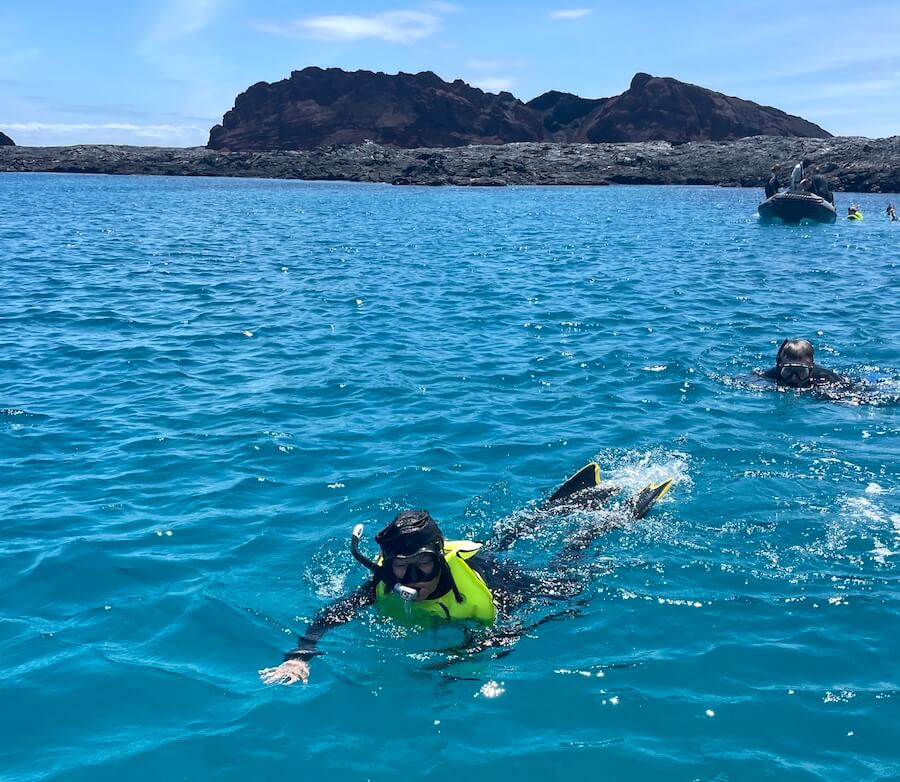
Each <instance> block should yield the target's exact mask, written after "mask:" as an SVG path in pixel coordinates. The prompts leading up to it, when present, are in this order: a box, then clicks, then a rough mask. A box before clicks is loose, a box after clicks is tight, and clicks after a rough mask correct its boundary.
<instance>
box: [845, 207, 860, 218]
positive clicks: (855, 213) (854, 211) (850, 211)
mask: <svg viewBox="0 0 900 782" xmlns="http://www.w3.org/2000/svg"><path fill="white" fill-rule="evenodd" d="M847 219H848V220H862V219H863V213H862V212H860V211H859V207H858V206H848V207H847Z"/></svg>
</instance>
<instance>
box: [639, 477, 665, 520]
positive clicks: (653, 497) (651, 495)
mask: <svg viewBox="0 0 900 782" xmlns="http://www.w3.org/2000/svg"><path fill="white" fill-rule="evenodd" d="M673 480H674V479H673V478H669V479H668V480H665V481H663V482H662V483H648V484H647V485H646V486H645V487H644V488H643V489H641V490H640V491H639V492H638V493H637V494H636V495H634V497H632V498H631V502H630V503H629V504H630V505H631V515H632V517H633V518H635V519H642V518H644V516H646V515H647V514H648V513H649V512H650V508H652V507H653V506H654V505H655V504H656V503H657V501H658V500H661V499H662V498H663V497H665V496H666V492H668V491H669V489H671V488H672V481H673Z"/></svg>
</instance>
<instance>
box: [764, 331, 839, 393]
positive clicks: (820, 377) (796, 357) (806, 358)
mask: <svg viewBox="0 0 900 782" xmlns="http://www.w3.org/2000/svg"><path fill="white" fill-rule="evenodd" d="M813 352H814V350H813V346H812V343H811V342H810V341H809V340H806V339H786V340H784V342H782V343H781V347H780V348H778V354H777V355H776V357H775V366H774V367H772V368H771V369H767V370H766V371H765V372H763V373H762V376H763V377H765V378H768V379H769V380H774V381H775V382H776V383H777V384H778V385H779V386H789V387H790V388H811V387H812V386H816V385H825V384H828V383H844V382H846V381H845V380H844V378H842V377H841V376H840V375H837V374H835V373H834V372H832V371H831V370H830V369H825V367H820V366H818V365H817V364H816V363H815V361H814V360H813Z"/></svg>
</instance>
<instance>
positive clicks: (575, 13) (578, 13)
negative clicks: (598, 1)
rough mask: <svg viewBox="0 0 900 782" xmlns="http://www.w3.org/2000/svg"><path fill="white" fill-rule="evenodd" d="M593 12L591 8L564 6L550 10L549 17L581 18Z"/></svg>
mask: <svg viewBox="0 0 900 782" xmlns="http://www.w3.org/2000/svg"><path fill="white" fill-rule="evenodd" d="M592 13H594V9H593V8H565V9H563V10H561V11H551V12H550V18H551V19H581V18H582V17H583V16H588V15H590V14H592Z"/></svg>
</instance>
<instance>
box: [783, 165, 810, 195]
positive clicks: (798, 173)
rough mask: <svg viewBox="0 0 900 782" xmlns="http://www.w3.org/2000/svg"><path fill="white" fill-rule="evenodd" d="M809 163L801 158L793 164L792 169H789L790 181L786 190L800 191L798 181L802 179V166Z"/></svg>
mask: <svg viewBox="0 0 900 782" xmlns="http://www.w3.org/2000/svg"><path fill="white" fill-rule="evenodd" d="M807 165H809V160H806V159H804V160H801V161H800V162H799V163H797V165H795V166H794V170H793V171H791V183H790V185H789V186H788V190H789V191H790V192H791V193H799V192H800V191H801V187H800V183H801V182H802V181H803V179H804V177H803V167H804V166H807Z"/></svg>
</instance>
